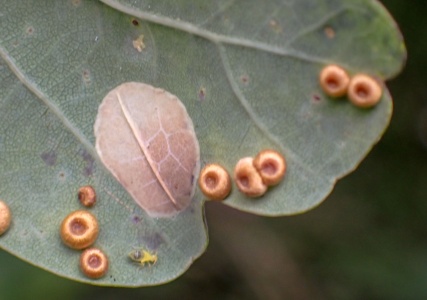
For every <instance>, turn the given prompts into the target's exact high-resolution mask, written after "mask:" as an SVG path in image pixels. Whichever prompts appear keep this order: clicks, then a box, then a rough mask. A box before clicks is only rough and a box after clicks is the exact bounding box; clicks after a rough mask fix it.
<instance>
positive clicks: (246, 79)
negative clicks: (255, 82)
mask: <svg viewBox="0 0 427 300" xmlns="http://www.w3.org/2000/svg"><path fill="white" fill-rule="evenodd" d="M240 82H241V83H243V84H244V85H248V84H249V76H248V75H242V76H240Z"/></svg>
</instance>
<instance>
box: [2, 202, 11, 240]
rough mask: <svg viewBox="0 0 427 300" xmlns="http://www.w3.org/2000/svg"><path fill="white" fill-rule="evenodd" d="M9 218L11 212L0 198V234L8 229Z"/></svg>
mask: <svg viewBox="0 0 427 300" xmlns="http://www.w3.org/2000/svg"><path fill="white" fill-rule="evenodd" d="M11 220H12V214H11V213H10V209H9V206H7V204H6V203H4V202H3V201H1V200H0V235H2V234H3V233H5V232H6V231H7V230H8V229H9V226H10V221H11Z"/></svg>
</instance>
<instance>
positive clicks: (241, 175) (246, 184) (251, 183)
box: [234, 157, 267, 198]
mask: <svg viewBox="0 0 427 300" xmlns="http://www.w3.org/2000/svg"><path fill="white" fill-rule="evenodd" d="M234 180H235V181H236V185H237V187H238V188H239V190H240V191H241V192H242V193H243V194H245V195H246V196H248V197H253V198H255V197H260V196H262V195H264V194H265V192H266V191H267V186H266V185H265V184H264V183H263V182H262V178H261V176H260V175H259V173H258V171H257V170H256V169H255V167H254V165H253V158H252V157H245V158H242V159H241V160H239V161H238V162H237V164H236V167H235V168H234Z"/></svg>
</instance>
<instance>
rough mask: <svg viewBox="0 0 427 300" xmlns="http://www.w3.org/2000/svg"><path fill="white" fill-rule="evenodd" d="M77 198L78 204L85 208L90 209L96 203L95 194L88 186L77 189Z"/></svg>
mask: <svg viewBox="0 0 427 300" xmlns="http://www.w3.org/2000/svg"><path fill="white" fill-rule="evenodd" d="M78 198H79V201H80V203H81V204H82V205H83V206H86V207H92V206H94V205H95V202H96V192H95V189H94V188H93V187H91V186H90V185H86V186H82V187H81V188H79V192H78Z"/></svg>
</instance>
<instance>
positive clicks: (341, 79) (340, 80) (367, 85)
mask: <svg viewBox="0 0 427 300" xmlns="http://www.w3.org/2000/svg"><path fill="white" fill-rule="evenodd" d="M319 82H320V86H321V87H322V89H323V91H324V92H325V94H327V95H328V96H330V97H333V98H338V97H342V96H345V95H347V96H348V98H349V99H350V102H351V103H353V104H354V105H355V106H357V107H361V108H370V107H373V106H375V105H376V104H378V102H379V101H380V100H381V97H382V93H383V91H382V86H381V84H380V83H379V82H378V81H377V80H375V79H374V78H372V77H371V76H368V75H365V74H356V75H354V76H353V77H352V78H350V76H349V75H348V73H347V72H346V71H345V70H344V69H343V68H341V67H340V66H337V65H328V66H326V67H324V68H323V69H322V71H321V72H320V75H319Z"/></svg>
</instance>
